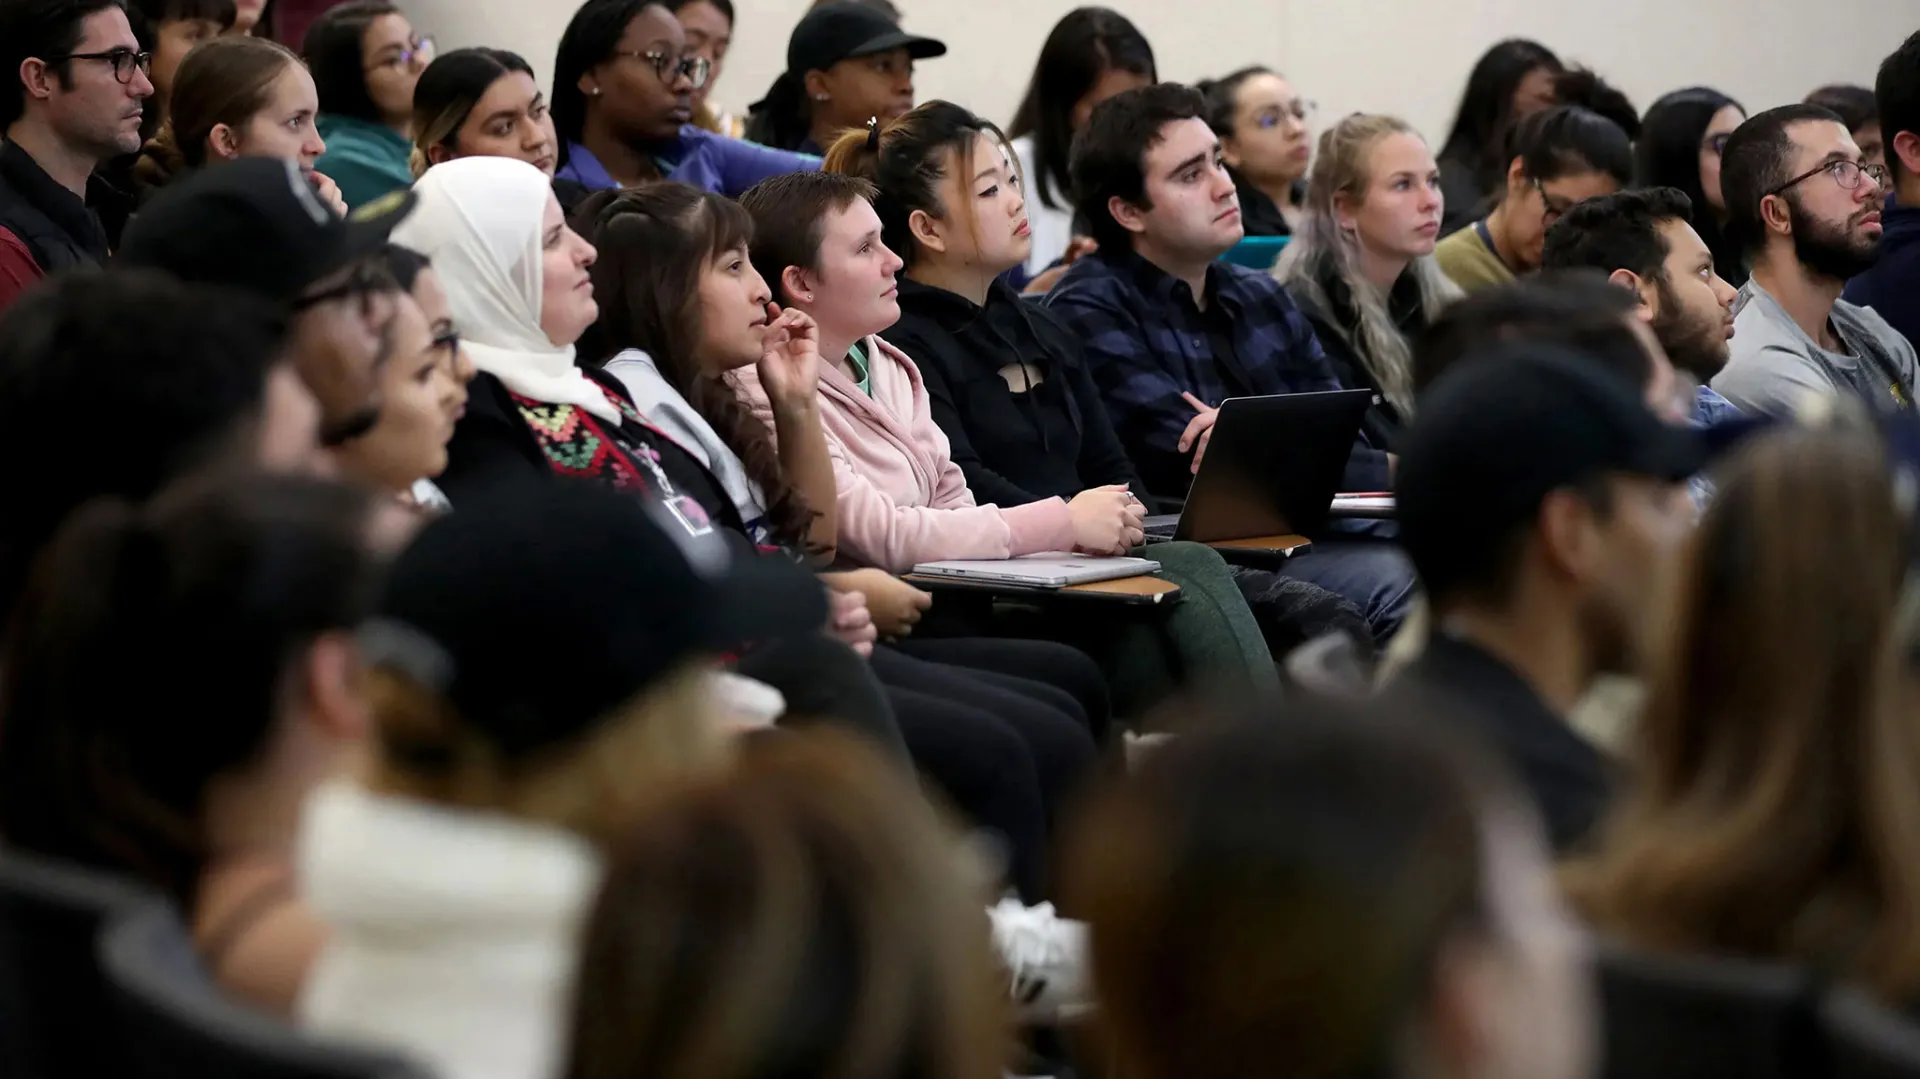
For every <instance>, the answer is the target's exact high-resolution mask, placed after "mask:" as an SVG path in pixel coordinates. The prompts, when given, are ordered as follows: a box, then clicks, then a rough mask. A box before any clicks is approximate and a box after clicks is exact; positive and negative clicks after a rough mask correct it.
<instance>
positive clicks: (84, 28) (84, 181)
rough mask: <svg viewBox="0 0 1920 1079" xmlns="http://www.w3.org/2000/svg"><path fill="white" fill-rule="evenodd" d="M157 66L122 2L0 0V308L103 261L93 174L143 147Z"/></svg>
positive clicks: (104, 241)
mask: <svg viewBox="0 0 1920 1079" xmlns="http://www.w3.org/2000/svg"><path fill="white" fill-rule="evenodd" d="M151 64H152V58H151V57H150V56H149V55H148V54H147V53H144V52H141V51H140V42H139V39H138V38H136V37H135V36H134V33H133V26H132V24H130V23H129V22H128V21H127V12H126V8H125V6H124V5H123V4H122V2H121V0H0V136H4V139H3V140H0V308H3V307H6V306H7V305H8V304H9V303H11V302H12V301H13V299H14V297H16V296H18V295H19V294H20V293H21V292H22V291H24V290H25V289H26V288H27V287H28V286H29V285H31V284H33V283H34V282H35V281H38V280H40V279H41V278H42V277H45V276H46V275H47V274H50V273H54V272H56V271H58V270H65V269H68V268H69V267H74V266H85V265H91V264H95V263H100V262H104V261H106V258H107V250H108V248H109V246H110V244H109V241H110V240H111V239H114V237H110V236H109V235H108V232H107V229H106V227H105V226H104V225H103V224H102V221H101V215H100V214H99V213H97V212H96V211H97V210H98V209H100V208H101V207H102V204H103V203H111V202H113V201H114V200H115V193H114V192H112V191H111V190H110V189H109V188H107V187H106V186H105V185H103V184H101V183H100V181H99V180H98V179H97V178H96V177H95V176H94V170H95V169H97V168H99V167H100V165H101V164H102V163H103V162H106V161H108V160H111V159H112V158H115V157H118V156H119V155H121V154H130V153H132V152H134V151H135V150H138V149H140V117H141V115H142V111H143V108H144V102H145V101H146V99H147V98H148V97H150V96H152V94H153V83H152V82H150V81H149V80H148V79H147V69H148V68H149V67H150V66H151ZM122 209H123V208H122ZM109 216H112V217H113V218H115V219H116V220H117V219H119V218H120V217H122V216H123V215H122V213H121V212H119V211H118V210H116V212H115V213H113V214H111V215H109Z"/></svg>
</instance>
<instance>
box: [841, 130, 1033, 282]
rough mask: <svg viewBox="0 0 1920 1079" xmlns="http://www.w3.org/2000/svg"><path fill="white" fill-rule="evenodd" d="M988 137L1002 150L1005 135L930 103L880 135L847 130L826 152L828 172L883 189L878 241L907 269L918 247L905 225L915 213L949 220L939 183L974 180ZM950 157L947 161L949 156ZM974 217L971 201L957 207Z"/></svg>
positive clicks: (877, 204) (877, 208)
mask: <svg viewBox="0 0 1920 1079" xmlns="http://www.w3.org/2000/svg"><path fill="white" fill-rule="evenodd" d="M981 135H986V136H988V137H990V138H992V139H993V140H994V141H996V142H999V143H1000V144H1001V145H1002V146H1004V145H1006V141H1007V137H1006V136H1005V135H1003V134H1001V132H1000V129H999V128H998V127H995V126H994V125H993V122H992V121H990V120H983V119H981V118H980V117H978V116H975V115H974V114H973V113H971V112H968V111H967V110H966V109H963V108H961V107H960V106H958V105H955V104H954V103H953V102H951V101H929V102H927V103H926V104H924V105H921V106H919V107H918V108H915V109H914V110H913V111H912V112H909V113H907V114H906V115H905V116H902V117H901V118H899V119H898V120H895V121H893V122H892V123H890V124H888V125H887V126H886V127H885V128H882V129H880V130H879V131H877V132H875V131H849V132H847V133H846V134H844V135H842V136H840V138H839V140H838V141H836V142H835V143H834V144H833V145H832V146H831V147H830V148H828V150H827V159H826V161H825V163H824V165H823V167H824V168H825V169H826V171H828V172H837V173H841V174H843V175H846V176H857V177H859V178H860V179H862V180H865V181H867V182H868V183H870V184H872V185H873V186H874V188H875V189H876V190H878V191H879V196H878V197H877V198H875V199H874V200H873V208H874V211H875V212H876V213H878V214H879V215H880V242H882V243H884V244H886V245H887V247H888V249H890V250H891V251H893V253H894V254H896V255H899V256H900V258H901V261H903V262H905V263H906V265H907V267H908V268H909V269H911V268H912V266H913V264H914V262H915V261H916V260H917V259H918V258H919V254H920V244H919V241H917V240H915V239H914V238H913V229H912V228H911V227H910V226H909V225H908V224H907V222H908V220H909V219H910V218H912V217H913V212H914V211H915V210H921V211H924V212H926V213H927V214H929V215H931V216H933V217H936V218H945V217H946V216H947V214H948V212H949V211H951V210H953V209H955V208H954V207H946V206H942V205H941V204H940V181H941V180H942V179H944V178H945V177H946V175H947V173H948V172H949V171H955V169H954V165H952V164H950V162H952V163H957V166H958V167H957V171H958V172H959V173H960V175H962V176H972V175H973V171H974V167H973V148H974V142H975V141H976V140H977V139H978V138H979V137H980V136H981ZM948 154H952V155H953V156H952V157H951V158H949V157H948V156H947V155H948ZM957 209H958V210H959V211H960V212H961V213H968V214H970V213H972V212H973V203H972V202H971V201H969V202H967V203H966V204H965V205H963V206H961V207H958V208H957Z"/></svg>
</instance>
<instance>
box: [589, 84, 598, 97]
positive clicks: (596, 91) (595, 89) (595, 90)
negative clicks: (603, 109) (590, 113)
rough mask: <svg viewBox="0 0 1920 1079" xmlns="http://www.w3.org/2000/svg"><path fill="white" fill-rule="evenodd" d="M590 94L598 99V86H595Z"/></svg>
mask: <svg viewBox="0 0 1920 1079" xmlns="http://www.w3.org/2000/svg"><path fill="white" fill-rule="evenodd" d="M591 93H592V94H593V96H594V97H599V96H600V88H599V87H598V86H596V87H594V88H593V90H592V91H591Z"/></svg>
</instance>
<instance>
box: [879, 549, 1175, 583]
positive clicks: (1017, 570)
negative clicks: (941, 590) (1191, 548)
mask: <svg viewBox="0 0 1920 1079" xmlns="http://www.w3.org/2000/svg"><path fill="white" fill-rule="evenodd" d="M1159 569H1160V563H1158V562H1155V561H1154V560H1152V559H1150V558H1099V557H1095V556H1093V555H1077V554H1035V555H1026V556H1024V557H1021V558H997V559H958V560H953V561H947V562H922V563H920V564H919V565H917V566H915V567H913V572H914V573H916V574H918V575H920V576H922V577H939V578H945V579H947V580H954V581H978V582H980V583H982V584H1006V585H1018V586H1020V587H1023V588H1065V587H1067V586H1068V585H1074V584H1092V583H1093V582H1095V581H1112V580H1118V579H1119V578H1121V577H1139V576H1142V575H1144V574H1148V573H1155V572H1158V570H1159Z"/></svg>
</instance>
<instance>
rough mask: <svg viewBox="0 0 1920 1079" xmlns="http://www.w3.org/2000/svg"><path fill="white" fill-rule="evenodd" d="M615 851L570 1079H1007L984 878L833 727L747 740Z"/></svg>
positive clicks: (930, 816)
mask: <svg viewBox="0 0 1920 1079" xmlns="http://www.w3.org/2000/svg"><path fill="white" fill-rule="evenodd" d="M635 821H636V826H635V828H634V829H633V831H631V832H629V833H628V834H627V835H626V836H624V837H623V838H622V840H621V841H620V842H618V843H616V844H614V846H613V848H612V850H611V851H610V852H609V854H610V858H609V863H610V864H609V867H608V873H607V880H606V884H605V887H604V889H603V891H602V892H601V895H600V898H599V901H598V902H597V904H596V905H595V909H594V912H593V915H592V918H591V920H590V923H589V925H588V928H587V934H586V944H585V948H584V950H583V952H582V963H581V969H580V973H579V978H578V981H577V989H576V992H575V1004H574V1012H573V1022H572V1035H573V1036H572V1044H573V1048H572V1054H571V1057H572V1059H571V1061H570V1063H569V1066H568V1067H567V1069H566V1071H565V1072H564V1073H563V1074H564V1075H565V1076H566V1079H624V1077H628V1076H635V1075H645V1076H649V1077H651V1079H773V1077H777V1076H783V1075H810V1076H819V1077H822V1079H879V1077H886V1076H909V1075H910V1076H917V1077H920V1079H1000V1077H1001V1076H1002V1075H1004V1074H1006V1069H1007V1066H1008V1064H1009V1063H1010V1058H1011V1052H1010V1050H1011V1049H1012V1048H1013V1039H1012V1032H1011V1027H1010V1024H1009V1022H1008V1020H1009V1016H1008V1015H1007V1012H1008V1007H1007V996H1006V982H1005V980H1004V975H1003V974H1002V973H1001V972H1000V971H998V970H997V969H996V967H995V965H994V963H993V959H992V948H991V945H990V939H991V938H990V935H989V930H988V925H987V919H986V917H985V916H984V907H985V899H986V897H985V895H984V894H982V893H981V892H980V891H978V890H977V889H975V888H973V887H970V886H969V884H968V882H967V881H966V879H965V875H964V874H963V873H962V871H961V868H960V858H959V846H958V843H957V841H956V839H955V836H954V833H952V832H949V831H948V830H946V829H945V828H943V827H941V826H940V824H939V823H938V821H937V819H936V817H935V815H934V811H933V810H932V808H931V807H930V806H928V805H927V803H926V802H925V801H924V799H922V798H921V796H920V795H919V793H918V792H917V791H916V790H915V789H914V788H913V784H912V782H911V781H910V780H909V779H908V778H907V776H906V775H904V774H902V773H899V772H897V771H896V770H895V769H894V768H892V767H891V766H890V765H889V764H888V763H887V762H886V761H883V760H882V759H881V758H880V757H879V756H878V755H877V754H875V752H874V751H873V750H872V749H871V748H870V747H868V746H867V745H865V744H864V743H862V742H859V741H858V740H856V739H855V738H854V737H853V736H851V735H847V734H842V733H838V732H834V731H830V730H816V731H807V732H802V733H795V734H791V735H788V736H787V737H783V738H771V739H763V740H759V741H755V742H752V743H749V744H748V745H747V746H746V747H744V749H743V751H742V755H741V762H740V766H739V767H738V768H737V769H736V770H735V771H734V772H733V773H732V774H730V775H729V776H727V777H726V778H725V779H720V780H714V781H710V782H707V783H703V784H698V785H693V786H690V787H687V788H682V789H680V790H678V791H676V792H674V793H671V794H667V795H664V796H662V797H661V798H659V799H657V800H654V801H651V802H649V803H648V804H647V805H646V806H644V807H643V808H642V810H641V811H640V812H639V813H638V814H637V815H636V817H635Z"/></svg>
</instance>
